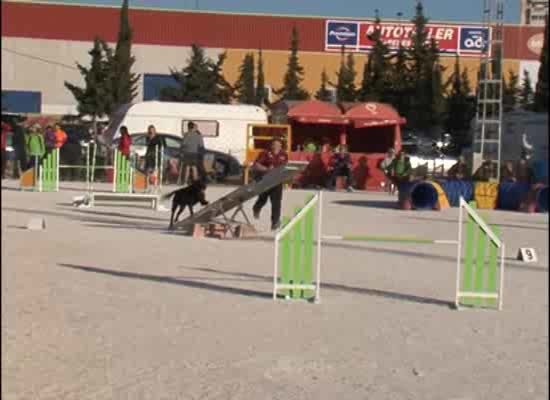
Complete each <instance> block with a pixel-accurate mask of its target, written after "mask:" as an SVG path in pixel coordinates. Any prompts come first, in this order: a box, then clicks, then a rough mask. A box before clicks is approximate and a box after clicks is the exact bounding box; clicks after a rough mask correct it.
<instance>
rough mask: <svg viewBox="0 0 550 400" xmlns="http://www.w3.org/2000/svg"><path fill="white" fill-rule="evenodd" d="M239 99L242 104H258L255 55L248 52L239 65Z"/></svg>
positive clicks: (237, 90) (237, 86)
mask: <svg viewBox="0 0 550 400" xmlns="http://www.w3.org/2000/svg"><path fill="white" fill-rule="evenodd" d="M235 90H236V92H237V99H238V100H239V102H240V103H242V104H256V90H255V88H254V55H253V54H252V53H247V54H246V55H245V56H244V59H243V63H242V64H241V66H240V67H239V78H238V79H237V82H235Z"/></svg>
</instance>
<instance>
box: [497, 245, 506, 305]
mask: <svg viewBox="0 0 550 400" xmlns="http://www.w3.org/2000/svg"><path fill="white" fill-rule="evenodd" d="M504 257H506V246H505V245H504V242H503V243H502V247H501V248H500V288H499V290H498V310H499V311H500V310H502V294H503V293H504Z"/></svg>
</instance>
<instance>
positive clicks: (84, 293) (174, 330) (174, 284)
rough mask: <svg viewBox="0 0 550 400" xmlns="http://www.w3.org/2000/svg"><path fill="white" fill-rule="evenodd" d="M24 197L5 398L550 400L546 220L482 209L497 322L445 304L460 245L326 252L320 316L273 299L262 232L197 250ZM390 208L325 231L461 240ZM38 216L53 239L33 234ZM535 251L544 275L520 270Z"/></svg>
mask: <svg viewBox="0 0 550 400" xmlns="http://www.w3.org/2000/svg"><path fill="white" fill-rule="evenodd" d="M16 188H17V183H16V182H15V181H3V183H2V399H3V400H11V399H17V400H24V399H25V400H26V399H52V400H53V399H55V400H61V399H67V400H68V399H75V400H87V399H94V400H103V399H117V400H119V399H128V400H130V399H131V400H145V399H151V400H168V399H185V400H188V399H284V400H289V399H316V400H320V399H336V398H341V399H368V400H373V399H374V400H376V399H381V400H391V399H398V400H401V399H405V400H408V399H418V400H431V399H434V400H436V399H437V400H445V399H447V400H478V399H479V400H481V399H499V400H504V399H511V400H512V399H513V400H519V399H530V400H536V399H541V400H542V399H546V398H548V394H549V393H548V215H541V214H537V215H527V214H521V213H513V212H501V211H484V215H485V216H487V218H488V219H489V220H490V222H491V223H494V224H498V225H500V227H501V230H502V232H503V237H504V241H505V242H506V244H507V251H508V254H507V273H506V275H505V291H504V310H503V311H501V312H496V311H483V310H462V311H456V310H454V309H452V308H451V307H450V306H449V304H450V303H452V302H453V300H454V284H455V252H456V250H455V247H454V246H449V245H446V246H445V245H442V246H433V245H421V244H388V243H385V244H383V243H356V242H353V243H350V242H332V243H326V244H325V245H324V247H323V259H322V261H323V262H322V284H323V286H322V302H321V304H318V305H315V304H309V303H304V302H286V301H278V302H273V301H272V300H271V297H270V296H271V290H272V283H271V282H272V268H273V265H272V262H273V261H272V254H273V242H272V240H271V236H270V234H268V233H265V234H262V235H261V236H260V237H259V238H258V239H257V240H241V241H231V240H227V241H220V240H215V239H192V238H189V237H184V236H181V235H175V234H170V233H168V232H167V231H166V226H167V224H168V219H169V213H167V212H154V211H152V210H147V209H146V208H144V207H141V208H140V207H135V206H123V205H118V206H98V207H96V208H93V209H78V208H74V207H72V206H71V201H72V197H73V196H76V195H79V194H82V193H83V192H82V191H80V190H79V188H77V186H76V185H74V184H73V185H70V184H64V185H62V189H63V190H62V191H61V192H59V193H28V192H20V191H18V190H16ZM105 188H107V187H105ZM229 190H231V188H228V187H211V188H209V189H208V198H209V199H210V200H213V199H215V198H217V197H219V196H220V195H222V194H223V193H224V192H227V191H229ZM304 196H305V193H304V192H302V191H297V190H296V191H290V192H286V193H285V199H284V209H285V210H286V211H287V212H289V211H290V210H292V209H293V208H294V206H297V205H301V204H302V202H303V199H304ZM393 205H394V198H391V197H389V196H387V195H385V194H378V193H325V194H324V202H323V213H324V220H323V224H324V227H323V233H324V234H326V235H338V234H344V233H345V234H371V235H394V236H396V235H398V236H417V237H425V238H434V239H455V238H456V235H457V219H458V210H457V209H449V210H445V211H442V212H415V211H401V210H395V209H393V208H392V207H393ZM251 206H252V202H249V203H247V209H248V210H250V208H251ZM268 211H269V210H268V209H266V210H264V212H263V214H262V217H261V219H260V221H259V222H258V224H259V226H260V230H262V231H266V229H267V228H268V226H269V212H268ZM36 216H43V217H44V218H45V219H46V230H45V231H42V232H36V231H28V230H26V229H24V227H25V226H26V224H27V222H28V221H29V219H30V218H31V217H36ZM525 246H527V247H533V248H535V249H536V250H537V253H538V256H539V261H538V263H534V264H524V263H521V262H519V261H515V256H516V253H517V249H518V248H519V247H525Z"/></svg>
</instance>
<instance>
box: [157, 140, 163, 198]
mask: <svg viewBox="0 0 550 400" xmlns="http://www.w3.org/2000/svg"><path fill="white" fill-rule="evenodd" d="M163 174H164V147H162V146H160V168H159V181H158V192H161V191H162V179H163V178H164V176H163Z"/></svg>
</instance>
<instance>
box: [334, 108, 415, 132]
mask: <svg viewBox="0 0 550 400" xmlns="http://www.w3.org/2000/svg"><path fill="white" fill-rule="evenodd" d="M344 116H345V117H347V118H349V119H350V120H351V121H352V123H353V126H354V127H355V128H366V127H371V126H391V125H403V124H405V123H406V122H407V121H406V119H405V118H403V117H401V116H400V115H399V114H398V112H397V111H396V110H395V109H394V108H393V107H392V106H390V105H388V104H382V103H360V104H357V105H355V106H352V107H351V108H350V109H349V110H347V112H346V114H345V115H344Z"/></svg>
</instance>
